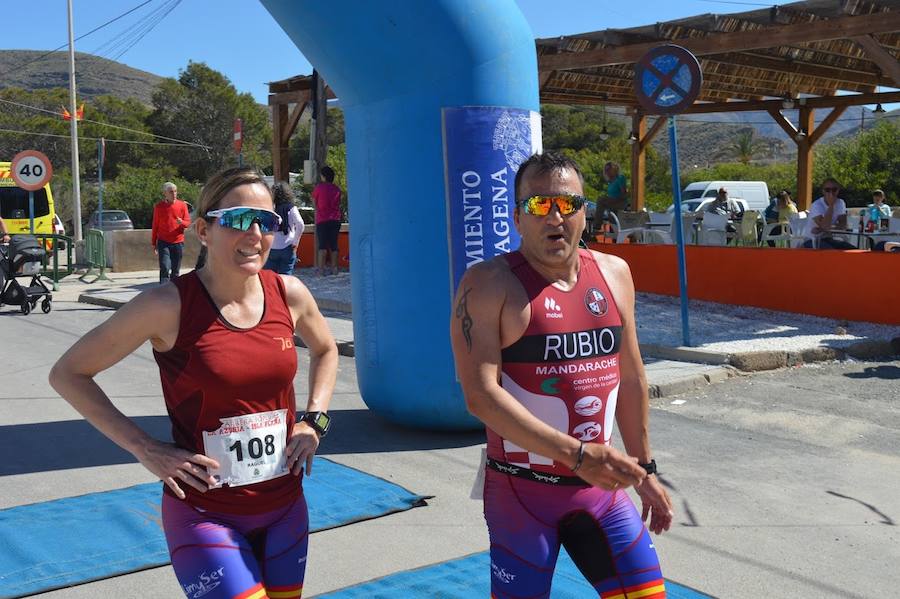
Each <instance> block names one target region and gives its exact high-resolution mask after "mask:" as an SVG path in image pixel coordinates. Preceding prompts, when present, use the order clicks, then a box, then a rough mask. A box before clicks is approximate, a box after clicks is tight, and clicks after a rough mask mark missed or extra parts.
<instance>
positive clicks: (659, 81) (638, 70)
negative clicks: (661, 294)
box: [634, 44, 703, 346]
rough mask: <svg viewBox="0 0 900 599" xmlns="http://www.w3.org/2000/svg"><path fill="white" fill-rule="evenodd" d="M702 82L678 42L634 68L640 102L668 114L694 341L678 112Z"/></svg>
mask: <svg viewBox="0 0 900 599" xmlns="http://www.w3.org/2000/svg"><path fill="white" fill-rule="evenodd" d="M702 85H703V74H702V73H701V71H700V63H699V62H698V61H697V58H696V57H695V56H694V55H693V54H691V53H690V52H688V51H687V50H685V49H684V48H682V47H681V46H675V45H671V44H668V45H664V46H659V47H657V48H654V49H652V50H650V51H649V52H647V54H645V55H644V56H643V58H641V60H640V61H638V62H637V64H635V68H634V87H635V94H636V95H637V100H638V102H639V103H640V105H641V106H642V107H643V108H644V109H645V110H646V111H647V112H649V113H651V114H659V115H668V116H669V149H670V151H671V162H672V190H673V192H674V196H675V197H674V200H675V214H674V216H673V218H674V220H673V223H674V225H675V240H676V243H677V247H678V287H679V289H680V295H681V337H682V343H683V345H685V346H690V345H691V330H690V324H689V320H688V286H687V260H686V256H685V251H684V227H683V226H682V220H683V219H682V214H681V178H680V177H679V174H678V170H679V168H678V166H679V165H678V136H677V135H676V127H675V115H676V114H678V113H680V112H683V111H684V110H685V109H687V108H688V107H689V106H690V105H691V104H693V103H694V100H696V99H697V96H698V95H700V87H701V86H702Z"/></svg>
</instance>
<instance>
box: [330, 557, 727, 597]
mask: <svg viewBox="0 0 900 599" xmlns="http://www.w3.org/2000/svg"><path fill="white" fill-rule="evenodd" d="M490 567H491V560H490V557H489V556H488V553H487V551H484V552H482V553H475V554H473V555H468V556H466V557H462V558H460V559H455V560H451V561H449V562H443V563H440V564H435V565H433V566H426V567H424V568H419V569H418V570H408V571H406V572H399V573H397V574H391V575H390V576H385V577H384V578H378V579H376V580H371V581H369V582H364V583H362V584H359V585H356V586H353V587H348V588H346V589H341V590H340V591H335V592H333V593H326V594H324V595H317V596H316V597H317V599H362V598H366V599H388V598H390V599H395V598H396V597H404V598H407V597H408V598H410V599H416V598H422V599H471V598H472V597H490V594H491V581H490ZM596 596H597V592H596V591H595V590H594V589H593V588H592V587H591V585H589V584H588V583H587V582H586V581H585V579H584V577H582V576H581V573H580V572H579V571H578V568H576V567H575V564H574V563H573V562H572V560H571V559H570V558H569V556H568V554H567V553H566V551H565V549H563V550H561V551H560V552H559V561H558V562H557V565H556V572H555V574H554V575H553V587H552V591H551V592H550V597H551V598H552V599H584V598H585V597H596ZM666 597H667V599H710V598H712V595H706V594H705V593H701V592H699V591H695V590H693V589H691V588H688V587H686V586H682V585H680V584H677V583H674V582H672V581H671V580H667V581H666Z"/></svg>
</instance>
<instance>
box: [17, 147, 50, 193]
mask: <svg viewBox="0 0 900 599" xmlns="http://www.w3.org/2000/svg"><path fill="white" fill-rule="evenodd" d="M10 166H11V169H10V170H12V178H13V180H14V181H15V182H16V185H18V186H19V187H21V188H22V189H24V190H26V191H37V190H39V189H41V188H43V187H44V185H46V184H47V183H48V182H49V181H50V177H52V176H53V167H52V166H51V165H50V159H49V158H47V157H46V156H45V155H44V154H42V153H41V152H38V151H37V150H25V151H24V152H19V153H18V154H16V155H15V157H13V159H12V164H11V165H10Z"/></svg>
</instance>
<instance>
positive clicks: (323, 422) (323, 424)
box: [300, 412, 331, 437]
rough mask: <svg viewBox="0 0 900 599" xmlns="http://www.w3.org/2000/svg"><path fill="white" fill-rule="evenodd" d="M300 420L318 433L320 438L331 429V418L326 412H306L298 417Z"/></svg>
mask: <svg viewBox="0 0 900 599" xmlns="http://www.w3.org/2000/svg"><path fill="white" fill-rule="evenodd" d="M300 420H301V421H303V422H305V423H306V424H308V425H310V426H311V427H312V428H313V430H314V431H316V432H317V433H319V436H320V437H324V436H325V435H327V434H328V429H329V428H331V416H329V415H328V412H307V413H305V414H304V415H303V416H301V417H300Z"/></svg>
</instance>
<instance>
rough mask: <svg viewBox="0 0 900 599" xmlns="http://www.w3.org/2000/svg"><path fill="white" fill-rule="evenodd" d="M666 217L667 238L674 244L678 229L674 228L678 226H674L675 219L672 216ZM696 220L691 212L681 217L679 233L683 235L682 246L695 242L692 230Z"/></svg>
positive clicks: (694, 231)
mask: <svg viewBox="0 0 900 599" xmlns="http://www.w3.org/2000/svg"><path fill="white" fill-rule="evenodd" d="M667 216H669V238H670V239H671V240H672V242H671V243H675V241H676V240H677V239H678V237H677V235H678V229H677V228H676V227H677V226H678V225H676V224H675V222H676V217H675V215H674V214H671V215H667ZM696 218H697V217H696V215H695V214H694V213H693V212H688V213H686V214H682V215H681V232H682V234H683V235H684V245H690V244H692V243H696V242H697V240H696V236H695V233H696V230H695V228H694V223H695V221H696Z"/></svg>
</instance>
